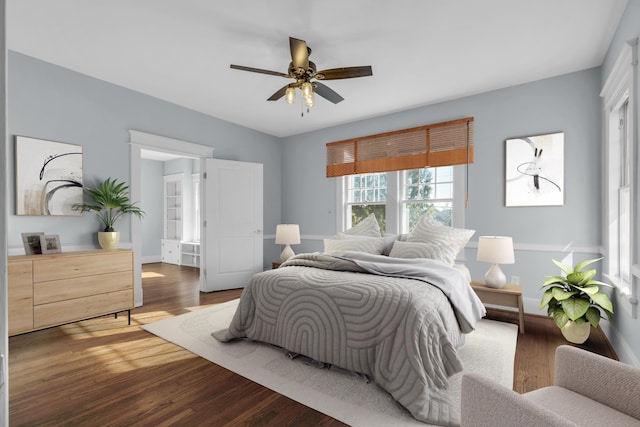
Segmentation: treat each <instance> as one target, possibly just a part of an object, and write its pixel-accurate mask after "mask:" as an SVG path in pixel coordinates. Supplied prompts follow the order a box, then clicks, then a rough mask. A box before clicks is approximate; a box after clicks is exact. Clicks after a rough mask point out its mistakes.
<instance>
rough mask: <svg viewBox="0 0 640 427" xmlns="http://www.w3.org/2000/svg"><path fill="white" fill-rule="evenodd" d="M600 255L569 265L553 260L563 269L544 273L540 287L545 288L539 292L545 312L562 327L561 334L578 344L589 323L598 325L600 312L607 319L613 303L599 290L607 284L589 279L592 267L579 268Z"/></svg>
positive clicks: (584, 337) (592, 273) (584, 335)
mask: <svg viewBox="0 0 640 427" xmlns="http://www.w3.org/2000/svg"><path fill="white" fill-rule="evenodd" d="M601 259H602V258H597V259H590V260H586V261H583V262H581V263H579V264H577V265H576V266H575V267H574V268H571V267H569V266H567V265H565V264H563V263H561V262H559V261H557V260H555V259H554V260H552V261H553V262H554V264H555V265H557V266H558V267H560V269H561V270H562V271H563V272H564V273H565V275H564V276H546V277H547V281H546V282H544V283H543V284H542V288H543V289H544V288H547V290H546V291H545V292H544V294H543V296H542V301H541V302H540V308H543V307H544V306H545V305H546V306H547V314H548V315H549V316H552V317H553V321H554V322H555V324H556V325H557V326H558V327H559V328H560V330H561V331H562V335H563V336H564V337H565V338H566V339H567V340H568V341H569V342H572V343H575V344H582V343H583V342H585V341H586V340H587V338H589V333H590V331H591V326H593V327H594V328H596V327H598V324H599V323H600V318H601V317H602V313H603V312H604V313H606V314H607V317H608V318H609V319H610V318H611V315H612V314H613V306H612V305H611V300H610V299H609V296H608V295H607V294H606V293H604V292H602V291H601V290H600V286H608V287H611V285H608V284H606V283H603V282H599V281H597V280H593V277H594V276H595V275H596V270H595V269H592V270H585V271H582V269H583V268H585V267H586V266H588V265H590V264H593V263H594V262H596V261H600V260H601Z"/></svg>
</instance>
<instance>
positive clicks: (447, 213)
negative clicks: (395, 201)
mask: <svg viewBox="0 0 640 427" xmlns="http://www.w3.org/2000/svg"><path fill="white" fill-rule="evenodd" d="M403 174H404V180H403V181H404V197H403V211H404V221H403V222H404V223H405V224H407V227H405V228H406V229H407V231H410V230H413V227H415V225H416V224H417V223H418V220H419V219H420V218H421V217H422V216H425V215H426V216H428V217H429V218H431V219H433V220H435V221H437V222H440V223H442V224H444V225H448V226H451V225H452V209H453V167H452V166H442V167H438V168H423V169H413V170H408V171H404V173H403Z"/></svg>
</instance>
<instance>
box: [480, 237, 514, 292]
mask: <svg viewBox="0 0 640 427" xmlns="http://www.w3.org/2000/svg"><path fill="white" fill-rule="evenodd" d="M476 259H477V260H478V261H480V262H488V263H490V264H492V265H491V267H490V268H489V270H488V271H487V273H486V274H485V275H484V282H485V283H486V285H487V286H488V287H490V288H503V287H504V285H505V284H506V283H507V277H506V276H505V275H504V273H503V272H502V270H500V267H499V266H498V264H513V263H514V262H515V259H514V256H513V240H512V239H511V237H505V236H480V239H479V240H478V256H477V258H476Z"/></svg>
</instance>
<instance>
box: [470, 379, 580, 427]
mask: <svg viewBox="0 0 640 427" xmlns="http://www.w3.org/2000/svg"><path fill="white" fill-rule="evenodd" d="M460 421H461V422H460V426H461V427H464V426H474V427H500V426H505V427H506V426H508V427H512V426H533V425H535V426H541V427H545V426H549V427H551V426H553V427H556V426H560V427H564V426H573V427H575V426H576V424H574V423H573V422H571V421H569V420H567V419H565V418H563V417H561V416H559V415H557V414H555V413H553V412H551V411H550V410H548V409H547V408H545V407H543V406H540V405H538V404H537V403H535V402H532V401H530V400H528V399H526V398H525V397H523V396H522V395H520V394H518V393H516V392H514V391H513V390H510V389H508V388H506V387H503V386H502V385H501V384H499V383H497V382H495V381H493V380H491V379H489V378H485V377H483V376H481V375H479V374H476V373H467V374H464V375H463V376H462V397H461V414H460Z"/></svg>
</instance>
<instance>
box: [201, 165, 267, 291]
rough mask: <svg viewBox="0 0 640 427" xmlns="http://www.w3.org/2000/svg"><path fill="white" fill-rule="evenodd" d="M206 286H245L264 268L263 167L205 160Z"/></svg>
mask: <svg viewBox="0 0 640 427" xmlns="http://www.w3.org/2000/svg"><path fill="white" fill-rule="evenodd" d="M200 172H201V181H200V182H201V186H200V188H201V199H200V200H201V206H200V209H201V218H202V230H201V232H200V234H201V242H200V243H201V252H202V253H201V264H200V290H201V291H203V292H211V291H217V290H222V289H236V288H244V287H245V286H246V285H247V283H248V281H249V278H250V277H251V276H252V275H254V274H255V273H258V272H260V271H262V248H263V235H262V210H263V206H262V181H263V180H262V165H261V164H258V163H245V162H234V161H229V160H219V159H202V160H201V162H200Z"/></svg>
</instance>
